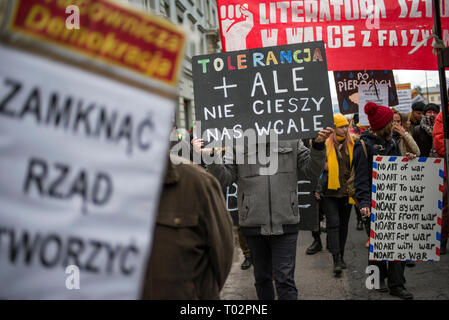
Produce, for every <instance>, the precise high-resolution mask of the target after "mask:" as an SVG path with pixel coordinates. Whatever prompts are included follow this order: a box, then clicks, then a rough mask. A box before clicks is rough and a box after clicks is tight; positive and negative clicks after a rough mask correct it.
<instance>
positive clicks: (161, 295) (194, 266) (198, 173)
mask: <svg viewBox="0 0 449 320" xmlns="http://www.w3.org/2000/svg"><path fill="white" fill-rule="evenodd" d="M172 158H176V159H175V160H176V161H173V162H176V163H180V164H178V165H174V164H173V162H172V161H169V163H168V166H167V172H166V175H165V181H164V187H163V191H162V195H161V200H160V203H159V211H158V216H157V221H156V229H155V231H154V240H153V243H154V244H153V249H152V251H151V258H150V260H149V263H148V266H147V272H146V277H145V286H144V291H143V296H142V297H143V299H158V300H160V299H187V300H197V299H215V300H216V299H219V292H220V290H221V289H222V288H223V285H224V283H225V280H226V278H227V276H228V274H229V271H230V270H231V265H232V257H233V250H234V241H233V234H232V221H231V217H230V216H229V214H228V212H227V210H226V204H225V202H224V198H223V195H222V191H221V189H220V185H219V183H218V181H217V180H216V179H215V178H214V177H213V176H211V175H210V174H208V173H207V172H205V171H204V170H203V169H202V168H200V167H199V166H197V165H194V164H192V163H190V162H189V161H188V160H185V159H182V158H179V157H176V156H172ZM180 199H182V201H179V200H180Z"/></svg>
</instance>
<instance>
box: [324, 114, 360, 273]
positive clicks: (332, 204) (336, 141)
mask: <svg viewBox="0 0 449 320" xmlns="http://www.w3.org/2000/svg"><path fill="white" fill-rule="evenodd" d="M334 123H335V131H334V133H333V134H332V135H331V136H330V137H329V138H328V139H327V140H326V156H327V168H328V170H327V174H325V175H323V176H324V177H326V178H327V182H326V183H324V185H323V187H324V199H323V210H324V212H325V213H326V225H327V235H328V239H329V247H330V251H331V253H332V256H333V261H334V269H333V271H334V274H335V276H339V275H340V274H341V272H342V270H343V269H346V264H345V262H344V260H343V256H344V250H345V244H346V238H347V236H348V224H349V217H350V213H351V208H352V205H351V204H353V203H354V201H353V199H351V198H350V197H349V195H348V180H349V177H350V175H351V164H352V158H353V149H354V140H353V139H352V137H351V134H350V133H349V130H348V129H349V122H348V120H347V119H346V118H345V117H344V116H343V115H342V114H341V113H338V114H335V115H334Z"/></svg>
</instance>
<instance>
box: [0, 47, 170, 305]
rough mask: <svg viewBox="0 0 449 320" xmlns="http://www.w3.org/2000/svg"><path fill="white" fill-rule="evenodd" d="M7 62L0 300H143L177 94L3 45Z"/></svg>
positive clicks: (0, 73)
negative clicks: (75, 275) (71, 269)
mask: <svg viewBox="0 0 449 320" xmlns="http://www.w3.org/2000/svg"><path fill="white" fill-rule="evenodd" d="M0 61H2V63H1V64H0V177H1V179H0V203H1V206H0V299H23V298H25V299H27V298H32V299H36V298H37V299H136V298H138V297H139V296H140V292H141V286H142V283H143V277H144V274H145V267H146V262H147V259H148V255H149V250H150V248H151V241H152V230H153V226H154V222H155V214H156V210H157V206H158V202H159V195H160V190H161V186H162V175H163V170H164V167H165V164H166V162H167V149H168V137H169V131H170V127H171V118H172V114H173V110H174V104H175V102H174V100H173V99H170V98H167V97H163V96H159V95H157V94H154V93H152V92H151V91H143V90H140V89H137V88H133V87H130V86H128V85H125V84H123V83H119V82H116V81H113V80H110V79H107V78H104V77H102V76H98V75H94V74H92V73H88V72H85V71H81V70H78V69H75V68H73V67H71V66H67V65H62V64H59V63H55V62H53V61H51V60H47V59H44V58H41V57H37V56H32V55H30V54H26V53H22V52H19V51H16V50H11V49H7V48H5V47H3V46H0ZM68 266H75V267H77V268H78V269H79V271H80V273H79V279H78V281H77V283H78V282H79V286H78V285H76V286H70V285H69V286H67V285H66V280H69V279H68V277H69V275H67V274H66V268H67V267H68ZM75 269H76V268H75ZM69 282H70V281H69ZM69 284H70V283H69ZM78 287H79V289H78Z"/></svg>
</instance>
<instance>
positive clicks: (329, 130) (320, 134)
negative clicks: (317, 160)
mask: <svg viewBox="0 0 449 320" xmlns="http://www.w3.org/2000/svg"><path fill="white" fill-rule="evenodd" d="M333 132H334V129H332V128H331V127H327V129H324V130H320V131H319V132H318V137H316V138H315V142H317V143H320V142H324V141H326V140H327V138H329V136H330V135H331V134H332V133H333Z"/></svg>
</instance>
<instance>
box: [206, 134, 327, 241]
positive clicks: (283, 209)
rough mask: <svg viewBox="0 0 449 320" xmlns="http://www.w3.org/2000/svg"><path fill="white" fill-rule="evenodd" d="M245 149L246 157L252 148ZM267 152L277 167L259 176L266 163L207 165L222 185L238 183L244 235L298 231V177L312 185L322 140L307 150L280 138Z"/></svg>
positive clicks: (322, 154) (322, 151)
mask: <svg viewBox="0 0 449 320" xmlns="http://www.w3.org/2000/svg"><path fill="white" fill-rule="evenodd" d="M245 152H246V153H247V154H245V158H246V157H247V156H248V153H251V152H254V151H250V152H248V151H245ZM270 154H276V155H277V157H278V170H277V172H276V173H275V174H273V175H261V174H260V171H259V169H261V168H264V167H267V166H266V165H261V164H258V163H257V164H238V165H237V164H213V165H210V166H209V168H208V170H209V172H210V173H212V174H213V175H214V176H215V177H217V178H218V180H219V181H221V183H222V184H224V185H229V184H231V183H232V182H236V183H237V184H238V186H239V188H238V200H237V201H238V208H239V224H240V227H241V230H242V232H243V233H244V234H245V235H260V234H261V235H280V234H284V233H291V232H297V231H298V230H299V219H300V216H299V209H298V194H297V187H298V179H304V180H310V181H312V183H313V184H315V183H316V181H317V180H318V177H319V176H320V175H321V173H322V171H323V168H324V163H325V158H326V154H325V145H324V143H313V145H312V148H311V149H308V148H306V147H305V146H304V144H303V142H302V141H301V140H295V141H279V144H278V145H277V146H273V145H271V146H270ZM256 155H257V153H256ZM253 156H254V155H253ZM256 158H258V157H256ZM247 163H248V162H247Z"/></svg>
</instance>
